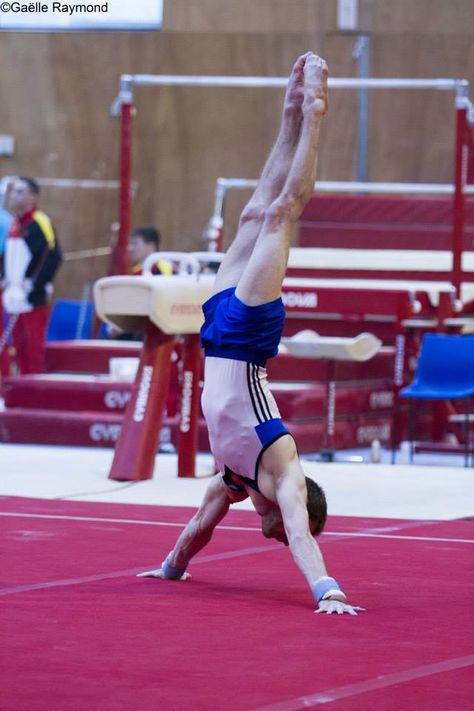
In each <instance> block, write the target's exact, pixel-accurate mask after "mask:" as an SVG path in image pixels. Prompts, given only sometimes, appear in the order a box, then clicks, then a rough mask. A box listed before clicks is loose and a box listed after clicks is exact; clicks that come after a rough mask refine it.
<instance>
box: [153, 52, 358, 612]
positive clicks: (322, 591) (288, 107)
mask: <svg viewBox="0 0 474 711" xmlns="http://www.w3.org/2000/svg"><path fill="white" fill-rule="evenodd" d="M327 76H328V70H327V66H326V63H325V62H324V60H322V59H321V58H319V57H317V56H316V55H314V54H312V53H311V52H308V53H307V54H305V55H303V56H301V57H299V58H298V60H297V62H296V64H295V66H294V67H293V70H292V73H291V75H290V78H289V82H288V87H287V91H286V95H285V102H284V108H283V116H282V122H281V127H280V132H279V135H278V138H277V141H276V143H275V145H274V147H273V149H272V151H271V154H270V156H269V158H268V160H267V162H266V164H265V167H264V169H263V172H262V175H261V177H260V180H259V182H258V185H257V187H256V189H255V192H254V194H253V196H252V198H251V199H250V202H249V203H248V204H247V206H246V207H245V208H244V210H243V212H242V215H241V218H240V222H239V228H238V231H237V235H236V237H235V240H234V242H233V243H232V245H231V247H230V248H229V250H228V252H227V254H226V256H225V258H224V260H223V262H222V265H221V267H220V269H219V271H218V273H217V277H216V281H215V287H214V294H213V296H212V297H211V298H210V299H209V300H208V301H207V302H206V303H205V304H204V305H203V311H204V317H205V320H204V325H203V327H202V330H201V340H202V345H203V348H204V351H205V374H204V390H203V396H202V407H203V412H204V415H205V418H206V422H207V426H208V429H209V438H210V443H211V450H212V452H213V454H214V457H215V459H216V462H217V465H218V468H219V472H220V473H219V474H217V475H216V476H215V477H213V479H212V480H211V482H210V484H209V487H208V489H207V491H206V494H205V496H204V500H203V502H202V504H201V506H200V508H199V510H198V511H197V513H196V514H195V516H194V517H193V518H192V519H191V521H190V522H189V523H188V525H187V526H186V528H185V529H184V530H183V532H182V533H181V535H180V536H179V538H178V540H177V542H176V545H175V546H174V548H173V550H172V551H171V552H170V553H169V555H168V556H167V558H166V559H165V560H164V561H163V563H162V565H161V568H159V569H158V570H152V571H147V572H145V573H141V574H140V575H141V576H148V577H157V578H164V579H173V580H186V579H188V578H189V577H190V576H189V573H187V572H186V569H187V566H188V563H189V562H190V560H191V559H192V558H193V556H195V555H196V554H197V553H198V552H199V551H200V550H201V549H202V548H203V547H204V546H205V545H206V544H207V543H208V542H209V541H210V539H211V536H212V533H213V531H214V529H215V527H216V526H217V524H218V523H219V522H220V521H221V520H222V518H223V517H224V516H225V514H226V513H227V511H228V510H229V507H230V505H231V504H232V503H235V502H237V501H242V500H243V499H245V498H247V497H250V499H251V500H252V503H253V506H254V508H255V511H256V512H257V514H258V515H259V516H260V517H261V526H262V533H263V535H264V536H265V537H266V538H275V539H276V540H278V541H281V542H282V543H283V544H284V545H287V546H289V548H290V551H291V553H292V555H293V558H294V560H295V563H296V565H297V566H298V568H299V569H300V570H301V572H302V573H303V575H304V577H305V578H306V580H307V582H308V585H309V586H310V588H311V591H312V593H313V595H314V598H315V600H316V602H317V605H318V609H317V612H326V613H333V612H334V613H339V614H342V613H348V614H350V615H356V614H357V611H358V610H361V609H362V608H360V607H355V606H353V605H349V604H347V602H346V596H345V595H344V593H343V591H342V590H341V588H340V586H339V584H338V583H337V582H336V580H335V579H334V578H332V577H330V576H328V573H327V570H326V566H325V564H324V560H323V557H322V554H321V551H320V549H319V546H318V544H317V543H316V541H315V539H314V536H315V535H317V534H318V533H320V532H321V531H322V529H323V527H324V524H325V521H326V500H325V497H324V492H323V491H322V489H321V488H320V487H319V486H318V485H317V484H316V483H315V482H313V481H312V480H311V479H309V478H307V477H305V475H304V473H303V469H302V466H301V463H300V460H299V457H298V453H297V450H296V445H295V442H294V440H293V438H292V437H291V435H290V434H289V433H288V431H287V430H286V428H285V426H284V425H283V422H282V420H281V418H280V413H279V412H278V408H277V405H276V403H275V400H274V398H273V396H272V394H271V392H270V390H269V387H268V382H267V376H266V369H265V364H266V361H267V360H268V359H269V358H271V357H273V356H275V355H276V353H277V350H278V343H279V341H280V338H281V333H282V329H283V323H284V319H285V312H284V308H283V303H282V300H281V296H280V292H281V286H282V283H283V278H284V276H285V271H286V268H287V264H288V254H289V247H290V240H291V236H292V231H293V227H294V226H295V223H296V221H297V220H298V218H299V216H300V215H301V212H302V210H303V208H304V206H305V205H306V203H307V202H308V200H309V198H310V196H311V195H312V193H313V189H314V183H315V178H316V160H317V152H318V139H319V129H320V125H321V120H322V117H323V116H324V114H325V113H326V111H327V108H328V98H327Z"/></svg>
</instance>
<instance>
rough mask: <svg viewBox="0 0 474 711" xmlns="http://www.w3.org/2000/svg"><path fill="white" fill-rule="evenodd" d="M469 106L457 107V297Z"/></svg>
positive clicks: (454, 270) (454, 249)
mask: <svg viewBox="0 0 474 711" xmlns="http://www.w3.org/2000/svg"><path fill="white" fill-rule="evenodd" d="M468 150H469V146H468V127H467V107H466V106H461V107H459V106H458V107H457V108H456V152H455V164H454V199H453V238H452V252H453V267H452V283H453V285H454V287H455V289H456V297H457V298H459V296H460V289H461V282H462V252H463V248H464V225H465V219H466V215H465V213H466V209H465V193H464V187H465V185H466V181H467V159H468Z"/></svg>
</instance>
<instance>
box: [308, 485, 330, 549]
mask: <svg viewBox="0 0 474 711" xmlns="http://www.w3.org/2000/svg"><path fill="white" fill-rule="evenodd" d="M305 479H306V488H307V490H308V502H307V505H306V506H307V509H308V516H309V517H310V519H311V520H312V521H314V522H315V523H316V524H317V528H316V530H315V532H314V535H315V536H319V534H320V533H322V531H323V529H324V525H325V523H326V518H327V515H328V507H327V504H326V496H325V494H324V491H323V490H322V489H321V487H320V486H319V484H316V482H315V481H313V480H312V479H310V478H309V477H307V476H305Z"/></svg>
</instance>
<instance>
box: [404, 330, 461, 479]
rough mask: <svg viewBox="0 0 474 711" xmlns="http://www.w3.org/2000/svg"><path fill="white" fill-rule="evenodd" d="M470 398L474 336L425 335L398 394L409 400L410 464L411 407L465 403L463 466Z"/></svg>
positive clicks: (411, 439)
mask: <svg viewBox="0 0 474 711" xmlns="http://www.w3.org/2000/svg"><path fill="white" fill-rule="evenodd" d="M473 395H474V335H473V336H457V335H456V336H454V335H444V334H438V333H428V334H426V335H425V336H424V337H423V341H422V344H421V352H420V356H419V359H418V364H417V368H416V373H415V378H414V380H413V382H412V383H411V384H410V385H408V386H407V387H405V388H402V389H401V390H400V396H401V397H406V398H410V405H409V440H410V461H413V406H412V402H413V400H416V399H420V400H422V399H424V400H459V399H463V400H465V401H466V402H465V405H466V417H465V421H464V433H465V434H464V442H465V448H464V455H465V465H466V466H468V461H469V460H468V458H469V449H470V443H469V410H470V408H469V404H470V398H471V397H472V396H473Z"/></svg>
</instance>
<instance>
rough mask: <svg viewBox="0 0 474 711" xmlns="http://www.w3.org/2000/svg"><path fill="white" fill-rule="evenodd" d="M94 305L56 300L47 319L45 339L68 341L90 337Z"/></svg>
mask: <svg viewBox="0 0 474 711" xmlns="http://www.w3.org/2000/svg"><path fill="white" fill-rule="evenodd" d="M93 318H94V306H93V304H92V302H90V301H86V302H81V301H73V300H70V299H63V300H61V299H60V300H58V301H56V303H55V304H54V307H53V310H52V313H51V317H50V319H49V324H48V331H47V336H46V340H48V341H69V340H75V339H77V338H79V339H81V338H90V337H91V332H92V320H93Z"/></svg>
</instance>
